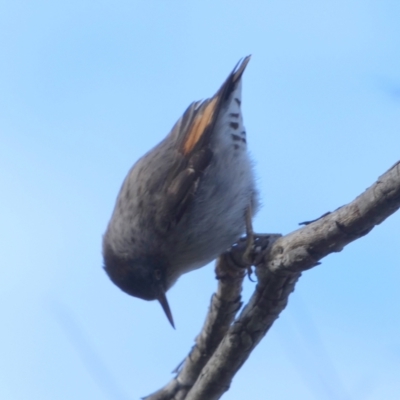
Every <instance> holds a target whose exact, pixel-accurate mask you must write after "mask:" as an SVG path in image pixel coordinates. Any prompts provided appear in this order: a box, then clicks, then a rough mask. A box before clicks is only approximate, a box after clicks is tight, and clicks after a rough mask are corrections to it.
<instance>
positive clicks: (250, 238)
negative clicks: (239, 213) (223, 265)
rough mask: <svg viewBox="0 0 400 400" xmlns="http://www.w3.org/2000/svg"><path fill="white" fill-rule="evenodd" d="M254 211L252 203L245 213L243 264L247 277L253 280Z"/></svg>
mask: <svg viewBox="0 0 400 400" xmlns="http://www.w3.org/2000/svg"><path fill="white" fill-rule="evenodd" d="M252 214H253V213H252V209H251V203H250V204H249V206H248V207H247V209H246V213H245V222H246V249H245V251H244V253H243V262H244V264H245V265H246V268H247V276H248V277H249V279H250V280H252V279H251V274H252V272H253V271H252V269H251V266H252V265H253V251H254V231H253V222H252V218H253V216H252Z"/></svg>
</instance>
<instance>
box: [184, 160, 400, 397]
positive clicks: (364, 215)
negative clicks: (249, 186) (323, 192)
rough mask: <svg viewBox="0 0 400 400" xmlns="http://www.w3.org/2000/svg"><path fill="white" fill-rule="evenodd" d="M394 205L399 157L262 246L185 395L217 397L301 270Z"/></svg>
mask: <svg viewBox="0 0 400 400" xmlns="http://www.w3.org/2000/svg"><path fill="white" fill-rule="evenodd" d="M399 207H400V162H397V163H396V164H395V165H394V166H393V167H392V168H390V169H389V170H388V171H387V172H386V173H385V174H384V175H382V176H381V177H380V178H379V179H378V180H377V182H375V183H374V184H373V185H372V186H371V187H370V188H368V189H367V190H366V191H365V192H364V193H363V194H361V195H360V196H358V197H357V198H356V199H355V200H354V201H352V202H351V203H349V204H347V205H345V206H343V207H341V208H339V209H337V210H336V211H334V212H332V213H330V214H328V215H326V216H324V217H323V218H321V219H319V220H317V221H315V222H313V223H311V224H310V225H307V226H305V227H304V228H301V229H299V230H297V231H295V232H293V233H291V234H289V235H287V236H284V237H282V238H280V239H278V240H277V241H276V242H275V243H274V244H273V245H272V246H271V248H270V249H268V251H267V253H266V255H265V257H264V263H263V264H262V265H260V266H259V267H258V268H257V276H258V279H259V282H258V285H257V287H256V290H255V292H254V294H253V296H252V297H251V299H250V301H249V303H248V304H247V305H246V307H245V308H244V310H243V311H242V313H241V314H240V316H239V317H238V319H237V320H236V321H235V322H234V323H233V325H232V326H231V328H230V329H229V331H228V332H227V334H226V335H225V337H224V338H223V340H222V342H221V344H220V345H219V346H218V348H217V350H216V351H215V353H214V354H213V356H212V357H211V358H210V360H209V362H208V363H207V365H206V366H205V367H204V369H203V371H202V372H201V374H200V376H199V379H198V380H197V381H196V383H195V384H194V386H193V388H192V389H191V390H190V391H189V393H188V395H187V397H186V400H205V399H207V400H213V399H219V398H220V397H221V395H222V394H223V393H224V392H225V391H226V390H228V388H229V385H230V383H231V380H232V378H233V376H234V375H235V373H236V372H237V371H238V370H239V368H240V367H241V366H242V365H243V363H244V362H245V361H246V359H247V358H248V356H249V355H250V353H251V351H252V350H253V349H254V347H255V346H256V345H257V344H258V343H259V341H260V340H261V339H262V338H263V336H264V335H265V334H266V333H267V331H268V330H269V328H270V327H271V326H272V324H273V322H274V321H275V320H276V318H278V316H279V313H280V312H281V311H282V310H283V309H284V308H285V306H286V304H287V301H288V297H289V294H290V293H291V292H292V291H293V290H294V286H295V283H296V281H297V280H298V278H299V276H300V274H301V272H302V271H304V270H307V269H309V268H312V267H313V266H315V265H318V261H319V260H320V259H322V258H323V257H325V256H326V255H328V254H330V253H332V252H338V251H341V250H342V248H343V247H344V246H345V245H347V244H348V243H350V242H352V241H354V240H356V239H358V238H360V237H362V236H364V235H366V234H367V233H368V232H370V231H371V229H373V228H374V226H376V225H378V224H380V223H381V222H382V221H384V220H385V219H386V218H387V217H388V216H389V215H391V214H393V213H394V212H395V211H396V210H397V209H398V208H399Z"/></svg>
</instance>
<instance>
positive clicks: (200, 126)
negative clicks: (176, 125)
mask: <svg viewBox="0 0 400 400" xmlns="http://www.w3.org/2000/svg"><path fill="white" fill-rule="evenodd" d="M217 100H218V96H215V97H214V98H213V99H212V100H211V101H210V102H209V103H208V104H207V105H206V106H205V107H204V110H203V112H202V114H200V115H198V116H197V117H196V118H195V119H194V120H193V123H192V124H191V126H190V128H189V132H188V133H187V134H186V138H185V142H184V144H183V154H188V153H190V152H191V151H192V150H193V148H194V147H195V146H196V144H197V143H198V141H199V140H200V138H201V137H202V135H203V134H204V132H205V131H206V128H207V127H208V126H209V125H210V123H211V121H212V120H213V117H214V113H215V109H216V107H215V106H216V104H217Z"/></svg>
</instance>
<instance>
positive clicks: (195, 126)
mask: <svg viewBox="0 0 400 400" xmlns="http://www.w3.org/2000/svg"><path fill="white" fill-rule="evenodd" d="M249 61H250V56H248V57H246V58H244V59H243V60H241V61H239V63H238V64H237V65H236V67H235V68H234V69H233V71H232V72H231V73H230V74H229V76H228V78H227V79H226V81H225V82H224V83H223V85H222V86H221V88H220V89H219V90H218V92H217V93H216V94H215V95H214V96H213V97H212V98H210V99H207V100H204V101H202V102H196V103H192V104H191V105H190V106H189V107H188V108H187V110H186V111H185V112H184V114H183V116H182V117H181V118H180V120H179V121H178V122H177V123H176V125H175V126H174V128H173V129H172V131H171V135H173V136H174V137H176V146H177V149H178V151H177V157H176V160H177V161H176V164H175V165H174V167H173V168H172V169H171V173H170V174H169V175H168V178H167V179H166V182H165V184H166V185H167V190H166V198H165V200H166V201H165V203H164V204H165V205H166V208H165V210H164V211H165V212H164V213H163V214H164V218H166V220H167V221H168V222H167V221H166V222H167V225H168V227H171V226H174V225H175V224H177V223H178V222H179V221H180V220H181V218H182V216H183V215H184V214H185V211H186V210H187V208H188V206H189V205H190V203H191V201H192V199H193V197H194V196H195V194H196V190H197V187H198V185H199V181H200V179H201V176H202V174H203V172H204V171H205V170H206V169H207V167H208V165H209V164H210V162H211V160H212V157H213V151H212V149H211V147H210V140H211V137H212V135H213V132H214V127H215V123H216V121H217V119H218V116H219V113H220V111H221V109H222V107H223V106H224V105H225V103H226V101H227V100H228V99H229V96H230V95H231V93H232V92H233V91H234V90H235V88H236V85H237V83H238V82H239V81H240V78H241V76H242V74H243V72H244V70H245V68H246V66H247V64H248V62H249Z"/></svg>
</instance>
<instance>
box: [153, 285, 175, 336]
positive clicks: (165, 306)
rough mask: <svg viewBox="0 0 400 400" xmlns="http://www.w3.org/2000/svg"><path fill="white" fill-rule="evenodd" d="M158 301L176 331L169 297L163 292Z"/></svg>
mask: <svg viewBox="0 0 400 400" xmlns="http://www.w3.org/2000/svg"><path fill="white" fill-rule="evenodd" d="M157 300H158V301H159V302H160V304H161V307H162V308H163V310H164V312H165V315H166V316H167V318H168V321H169V323H170V324H171V325H172V327H173V328H174V329H175V325H174V319H173V318H172V313H171V309H170V308H169V304H168V300H167V296H166V295H165V293H164V291H163V290H161V291H160V293H159V295H158V297H157Z"/></svg>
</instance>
